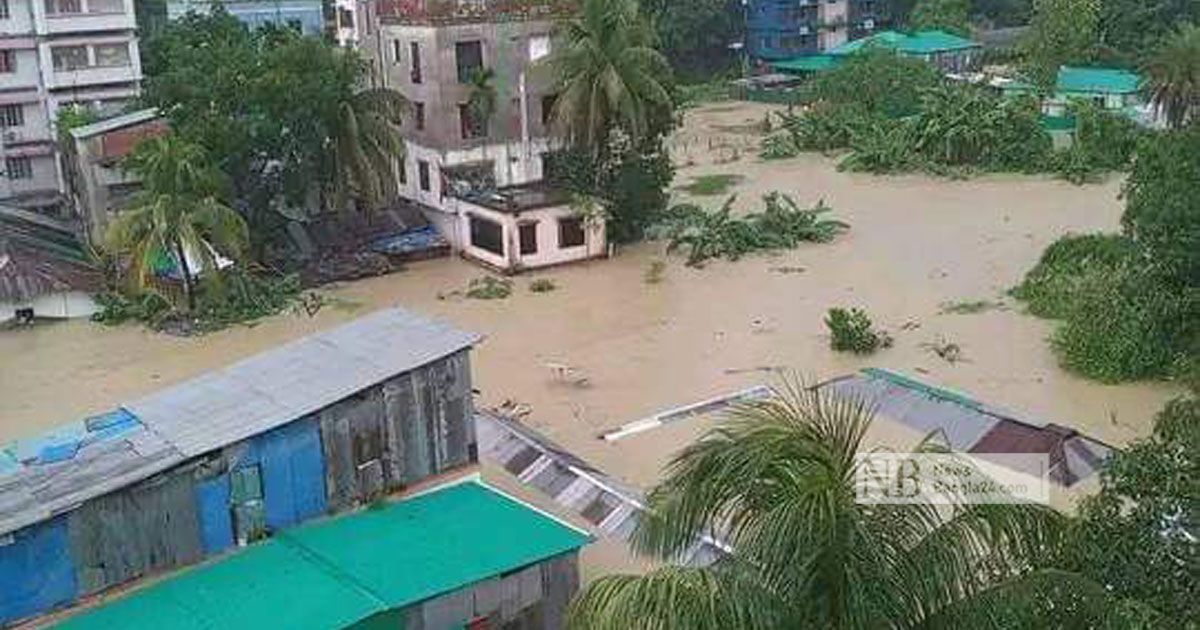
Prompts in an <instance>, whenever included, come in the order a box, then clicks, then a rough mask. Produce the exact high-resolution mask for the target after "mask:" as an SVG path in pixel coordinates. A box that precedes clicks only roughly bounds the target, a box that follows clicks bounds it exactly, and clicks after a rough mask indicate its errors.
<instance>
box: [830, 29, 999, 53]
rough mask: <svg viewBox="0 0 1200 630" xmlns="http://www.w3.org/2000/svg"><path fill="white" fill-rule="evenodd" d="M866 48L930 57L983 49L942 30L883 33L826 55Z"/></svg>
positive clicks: (979, 45) (975, 43) (864, 38)
mask: <svg viewBox="0 0 1200 630" xmlns="http://www.w3.org/2000/svg"><path fill="white" fill-rule="evenodd" d="M866 46H879V47H881V48H887V49H891V50H895V51H896V52H899V53H902V54H908V55H928V54H933V53H940V52H952V51H955V50H967V49H970V48H981V47H982V44H980V43H978V42H974V41H971V40H969V39H967V38H965V37H959V36H958V35H954V34H952V33H947V32H946V31H941V30H929V31H917V32H915V33H911V34H910V33H898V32H896V31H881V32H879V33H875V34H874V35H871V36H869V37H863V38H861V39H856V40H853V41H849V42H846V43H844V44H841V45H840V46H835V47H833V48H830V49H829V50H828V51H826V54H828V55H833V56H835V57H836V56H840V55H848V54H851V53H855V52H858V51H859V50H862V49H863V48H864V47H866Z"/></svg>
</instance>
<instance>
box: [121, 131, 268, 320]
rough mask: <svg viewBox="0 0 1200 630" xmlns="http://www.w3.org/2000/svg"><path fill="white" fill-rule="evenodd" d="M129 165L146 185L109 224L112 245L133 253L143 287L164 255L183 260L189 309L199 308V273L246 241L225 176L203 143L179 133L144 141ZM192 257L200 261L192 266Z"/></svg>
mask: <svg viewBox="0 0 1200 630" xmlns="http://www.w3.org/2000/svg"><path fill="white" fill-rule="evenodd" d="M127 166H128V168H129V169H130V170H132V171H134V172H135V173H137V174H138V175H139V176H140V177H141V179H142V186H143V189H142V191H141V192H139V193H137V194H136V195H135V196H134V198H133V201H132V202H131V203H130V204H129V206H128V207H127V208H125V209H124V210H122V211H121V213H120V214H119V215H118V216H117V219H116V220H115V221H114V222H113V223H112V224H111V225H110V226H109V230H108V234H107V235H106V239H107V243H108V247H109V249H110V250H111V251H113V252H115V253H119V254H123V255H126V256H128V258H129V266H130V268H129V275H130V278H129V279H130V281H131V283H132V285H133V288H134V289H138V290H140V289H141V288H143V287H144V286H145V283H146V281H147V280H148V279H149V278H150V276H151V275H153V273H154V271H155V266H156V262H157V261H158V260H160V259H161V258H162V257H163V256H166V257H168V258H173V259H174V260H175V262H176V264H177V265H178V270H179V274H180V279H181V282H182V284H183V292H184V297H185V300H186V303H187V308H188V310H189V311H190V310H192V309H194V308H195V299H196V296H195V285H194V275H195V274H196V273H198V272H203V271H208V272H215V270H216V269H217V260H216V258H217V254H218V253H220V254H222V255H224V256H228V257H230V258H238V257H239V256H240V255H241V253H242V250H243V248H244V247H245V245H246V242H247V234H246V224H245V222H244V221H243V220H242V217H241V215H239V214H238V213H237V212H236V211H234V210H233V209H232V208H230V207H229V206H227V205H225V204H224V203H223V202H222V201H221V199H220V197H221V193H222V190H223V187H224V186H223V181H222V180H223V178H222V176H221V173H220V171H218V170H216V169H215V168H214V167H213V166H212V164H211V162H210V161H209V158H208V156H207V154H206V152H205V151H204V149H203V148H202V147H201V146H199V145H197V144H194V143H191V142H187V141H185V140H183V139H181V138H179V137H177V136H166V137H163V138H156V139H153V140H148V141H145V142H143V143H142V144H140V145H139V146H138V148H137V150H135V151H134V152H133V154H131V155H130V157H129V158H128V164H127ZM189 260H194V261H196V262H198V263H199V265H200V268H199V269H190V268H189V264H190V263H189Z"/></svg>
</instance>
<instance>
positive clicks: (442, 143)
mask: <svg viewBox="0 0 1200 630" xmlns="http://www.w3.org/2000/svg"><path fill="white" fill-rule="evenodd" d="M570 6H571V5H570V4H569V3H566V2H559V1H556V0H542V1H537V0H535V1H533V2H528V3H511V2H504V3H499V2H494V1H489V0H484V1H482V2H474V3H460V2H448V1H446V0H420V1H418V2H384V3H379V4H378V5H374V6H373V7H372V8H371V9H370V10H371V11H375V12H377V13H369V14H368V15H367V16H366V17H367V19H366V24H367V26H368V28H367V31H365V32H363V33H362V34H361V37H360V40H359V47H360V49H362V50H363V52H364V54H365V55H366V56H367V58H368V59H369V60H370V63H371V65H372V70H373V73H374V80H375V82H376V84H377V85H380V86H383V87H388V88H391V89H394V90H396V91H398V92H400V93H402V94H403V95H404V96H405V97H406V98H407V99H408V100H409V101H410V102H412V104H413V111H412V112H411V114H410V116H409V120H408V121H407V123H406V129H405V133H406V136H407V137H408V142H407V149H408V155H407V157H406V158H405V160H404V162H403V163H402V164H401V165H400V171H399V181H400V184H401V186H400V188H401V196H403V197H404V198H406V199H409V200H412V201H415V202H417V203H419V204H420V205H421V206H422V208H423V209H424V210H425V211H426V213H427V214H428V215H429V217H430V220H431V222H432V223H433V224H434V225H435V226H436V227H437V228H438V230H439V231H441V232H442V234H443V235H445V236H446V238H447V239H448V240H450V242H451V244H452V245H453V246H454V247H455V249H459V250H461V249H463V247H464V246H465V243H464V241H463V238H462V235H463V234H464V231H463V227H462V223H463V220H464V218H463V217H461V216H460V214H459V212H458V210H459V208H458V204H456V203H455V199H454V197H455V195H456V194H459V193H458V191H461V190H464V189H468V190H484V191H491V190H495V189H497V188H505V187H512V186H520V185H526V184H530V183H534V182H538V181H540V180H541V179H542V177H543V164H542V154H543V153H545V152H546V151H547V150H548V149H549V147H550V145H551V138H550V136H551V133H550V128H549V122H550V112H551V109H552V107H553V104H554V94H553V88H552V84H551V81H550V77H549V76H548V74H547V73H546V72H545V71H544V69H542V68H541V67H539V64H538V62H539V61H541V60H543V59H544V58H545V57H547V56H548V55H549V54H550V49H551V40H550V34H551V31H552V30H553V26H554V20H555V19H556V18H557V17H560V16H562V15H565V12H566V11H568V10H570V9H569V7H570ZM483 69H488V70H491V71H492V72H493V73H494V78H493V80H492V85H493V86H494V87H495V90H496V94H497V99H496V104H497V107H496V112H495V114H494V115H493V116H492V117H491V118H490V119H489V120H474V117H473V116H472V114H471V111H470V110H469V109H468V108H467V101H468V98H469V96H470V91H471V88H470V86H469V85H468V83H469V81H470V79H471V76H472V74H473V73H475V72H477V71H480V70H483ZM460 196H461V195H460Z"/></svg>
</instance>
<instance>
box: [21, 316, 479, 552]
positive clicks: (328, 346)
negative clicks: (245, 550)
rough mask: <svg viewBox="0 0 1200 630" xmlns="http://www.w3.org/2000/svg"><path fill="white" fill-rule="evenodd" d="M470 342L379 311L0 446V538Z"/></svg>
mask: <svg viewBox="0 0 1200 630" xmlns="http://www.w3.org/2000/svg"><path fill="white" fill-rule="evenodd" d="M478 341H479V336H477V335H474V334H472V333H467V332H463V331H460V330H457V329H455V328H452V327H450V326H449V325H447V324H444V323H441V322H436V321H432V320H429V319H426V318H424V317H422V316H419V315H417V314H415V313H412V312H409V311H406V310H404V309H400V308H392V309H386V310H382V311H379V312H377V313H373V314H371V315H367V316H365V317H361V318H359V319H356V320H354V321H352V322H350V323H348V324H344V325H342V326H340V327H338V328H334V329H333V330H329V331H326V332H323V333H319V334H316V335H312V336H310V337H306V338H304V339H300V340H298V341H294V342H292V343H289V344H286V345H283V346H280V347H278V348H275V349H274V350H271V351H268V352H264V353H262V354H259V355H256V356H253V357H250V358H249V359H246V360H244V361H240V362H238V363H235V364H233V365H231V366H229V367H226V368H224V369H221V370H217V371H214V372H210V373H208V374H205V375H203V376H200V377H198V378H195V379H192V380H190V381H186V382H184V383H182V384H180V385H176V386H174V387H171V388H168V389H165V390H162V391H160V392H157V393H155V394H151V395H149V396H146V397H144V398H141V399H139V400H136V401H133V402H129V403H126V404H125V405H123V406H122V407H120V408H117V409H114V410H112V411H109V412H107V413H104V414H100V415H98V416H93V417H91V418H87V419H84V420H80V421H76V422H74V423H71V424H68V425H65V426H63V427H60V428H59V429H56V430H55V431H52V432H50V433H48V434H44V435H40V436H37V437H32V438H27V439H22V440H17V441H14V442H10V443H9V444H6V445H3V446H0V534H5V533H8V532H12V531H15V530H17V529H20V528H22V527H26V526H28V525H32V524H34V523H37V522H40V521H44V520H47V519H49V518H52V517H53V516H56V515H58V514H62V513H64V512H67V511H70V510H71V509H73V508H74V507H75V506H76V505H78V504H80V503H82V502H83V501H86V500H88V499H92V498H95V497H98V496H102V495H104V494H107V493H109V492H113V491H115V490H118V489H120V488H122V487H125V486H128V485H132V484H134V483H137V482H139V481H142V480H144V479H147V478H149V477H151V476H152V475H155V474H157V473H159V472H162V471H164V470H166V469H168V468H170V467H172V466H174V465H176V464H179V463H180V462H183V461H185V460H186V459H188V458H191V457H195V456H197V455H201V454H203V453H206V452H209V451H212V450H215V449H217V448H221V447H223V446H227V445H229V444H233V443H235V442H238V441H241V440H244V439H246V438H248V437H251V436H253V435H257V434H260V433H265V432H266V431H269V430H271V429H274V428H276V427H278V426H281V425H284V424H287V423H289V422H292V421H293V420H297V419H299V418H301V417H303V416H305V415H308V414H310V413H312V412H314V411H317V410H318V409H321V408H323V407H326V406H328V405H330V404H332V403H334V402H337V401H338V400H341V399H343V398H345V397H347V396H350V395H351V394H354V393H355V392H358V391H361V390H363V389H365V388H367V387H370V386H372V385H376V384H378V383H380V382H382V381H384V380H386V379H388V378H391V377H393V376H396V375H399V374H403V373H404V372H408V371H411V370H413V369H415V368H418V367H420V366H422V365H425V364H427V363H430V362H432V361H435V360H437V359H440V358H442V357H444V356H447V355H449V354H453V353H455V352H457V351H460V350H463V349H465V348H468V347H470V346H471V345H473V344H475V343H477V342H478Z"/></svg>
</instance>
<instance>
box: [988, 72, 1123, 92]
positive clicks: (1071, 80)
mask: <svg viewBox="0 0 1200 630" xmlns="http://www.w3.org/2000/svg"><path fill="white" fill-rule="evenodd" d="M1141 84H1142V77H1141V75H1138V74H1137V73H1134V72H1130V71H1128V70H1122V69H1120V68H1082V67H1076V66H1063V67H1061V68H1059V69H1058V80H1057V83H1056V85H1055V89H1056V90H1057V91H1058V92H1061V93H1068V94H1070V93H1075V94H1133V93H1136V92H1137V91H1138V90H1139V89H1141ZM994 85H996V86H997V87H999V88H1000V89H1003V90H1016V91H1025V90H1030V89H1033V86H1032V85H1031V84H1029V83H1027V82H1025V81H1020V80H1010V81H1001V82H994Z"/></svg>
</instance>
